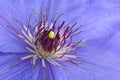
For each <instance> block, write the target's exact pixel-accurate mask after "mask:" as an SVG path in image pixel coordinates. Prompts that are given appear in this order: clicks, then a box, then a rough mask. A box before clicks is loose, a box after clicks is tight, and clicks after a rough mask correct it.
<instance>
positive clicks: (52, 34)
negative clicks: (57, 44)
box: [48, 31, 55, 39]
mask: <svg viewBox="0 0 120 80" xmlns="http://www.w3.org/2000/svg"><path fill="white" fill-rule="evenodd" d="M48 37H49V38H50V39H54V38H55V33H54V31H50V33H49V35H48Z"/></svg>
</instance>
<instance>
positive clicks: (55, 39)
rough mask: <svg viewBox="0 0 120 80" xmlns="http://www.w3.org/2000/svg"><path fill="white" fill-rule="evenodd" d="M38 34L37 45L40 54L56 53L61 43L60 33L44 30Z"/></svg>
mask: <svg viewBox="0 0 120 80" xmlns="http://www.w3.org/2000/svg"><path fill="white" fill-rule="evenodd" d="M37 36H38V37H37ZM37 36H36V41H35V45H36V46H37V47H38V50H39V54H42V55H43V56H48V55H49V54H54V52H55V51H56V49H57V47H58V45H59V40H60V38H59V35H58V34H57V35H55V33H54V31H52V30H44V31H43V32H41V33H38V35H37Z"/></svg>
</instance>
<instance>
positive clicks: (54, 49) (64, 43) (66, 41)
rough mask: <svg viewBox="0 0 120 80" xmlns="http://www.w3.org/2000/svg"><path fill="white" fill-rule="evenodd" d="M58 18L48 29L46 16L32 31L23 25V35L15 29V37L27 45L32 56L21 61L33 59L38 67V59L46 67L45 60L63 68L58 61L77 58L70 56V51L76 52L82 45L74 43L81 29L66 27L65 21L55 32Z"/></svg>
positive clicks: (42, 17) (43, 16)
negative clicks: (73, 40) (74, 38)
mask: <svg viewBox="0 0 120 80" xmlns="http://www.w3.org/2000/svg"><path fill="white" fill-rule="evenodd" d="M60 16H61V15H60ZM60 16H58V17H57V18H56V20H54V21H53V22H52V23H51V25H50V27H49V28H48V26H49V25H48V20H47V19H48V18H47V16H46V17H45V15H42V16H41V20H40V21H38V22H36V24H35V27H34V28H33V29H32V30H31V29H30V28H29V27H27V26H26V25H22V29H21V31H20V32H21V33H18V32H17V31H16V30H15V29H13V28H12V29H13V31H14V32H15V35H16V36H17V37H18V38H19V39H21V40H22V41H23V42H24V43H26V44H27V46H25V48H26V49H27V50H28V51H30V52H31V53H32V54H31V55H28V56H25V57H22V58H21V60H25V59H28V58H32V63H33V65H36V60H37V59H38V58H41V59H42V65H43V67H46V66H45V59H46V60H47V61H48V62H50V63H51V64H53V65H56V66H61V65H60V64H59V63H58V62H57V60H62V61H71V59H73V58H77V56H76V55H74V54H69V52H70V51H73V50H76V49H77V48H78V45H79V44H80V43H81V41H80V42H76V43H73V42H72V38H73V36H74V35H77V34H79V33H80V32H81V31H79V28H77V29H73V27H74V26H75V25H76V23H74V24H73V25H72V26H69V24H67V25H65V21H63V22H62V23H61V25H59V26H58V27H57V30H56V31H55V27H56V23H57V20H58V19H59V17H60Z"/></svg>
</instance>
